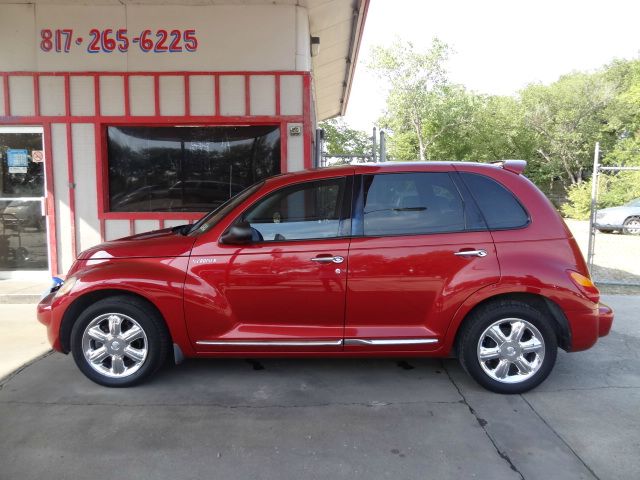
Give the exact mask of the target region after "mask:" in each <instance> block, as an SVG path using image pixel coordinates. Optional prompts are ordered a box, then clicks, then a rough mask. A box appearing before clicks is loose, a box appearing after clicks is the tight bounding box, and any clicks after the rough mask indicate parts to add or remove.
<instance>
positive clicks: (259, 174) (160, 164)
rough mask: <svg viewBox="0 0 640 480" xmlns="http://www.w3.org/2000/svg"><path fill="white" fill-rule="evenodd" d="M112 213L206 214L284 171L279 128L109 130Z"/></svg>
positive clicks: (115, 128) (134, 128)
mask: <svg viewBox="0 0 640 480" xmlns="http://www.w3.org/2000/svg"><path fill="white" fill-rule="evenodd" d="M107 136H108V165H109V207H110V210H111V211H112V212H175V211H178V212H206V211H209V210H212V209H213V208H215V207H217V206H218V205H220V204H222V203H223V202H224V201H226V200H227V199H228V198H229V197H231V196H233V195H235V194H237V193H238V192H240V191H241V190H243V189H244V188H246V187H248V186H250V185H252V184H254V183H255V182H257V181H258V180H260V179H262V178H265V177H269V176H271V175H275V174H278V173H280V129H279V128H278V127H276V126H246V127H244V126H238V127H108V129H107Z"/></svg>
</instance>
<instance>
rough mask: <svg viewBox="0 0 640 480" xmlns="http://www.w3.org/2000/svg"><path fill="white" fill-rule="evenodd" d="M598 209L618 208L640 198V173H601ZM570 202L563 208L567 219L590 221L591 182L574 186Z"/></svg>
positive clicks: (571, 188) (571, 189)
mask: <svg viewBox="0 0 640 480" xmlns="http://www.w3.org/2000/svg"><path fill="white" fill-rule="evenodd" d="M598 182H599V183H598V209H602V208H607V207H617V206H619V205H623V204H625V203H627V202H629V201H631V200H633V199H634V198H640V172H610V173H601V174H600V177H599V179H598ZM567 197H568V199H569V202H568V203H566V204H565V205H563V206H562V213H563V214H564V215H565V216H566V217H570V218H576V219H578V220H588V219H589V212H590V210H591V182H582V183H580V184H577V185H573V186H572V187H570V188H569V190H568V192H567Z"/></svg>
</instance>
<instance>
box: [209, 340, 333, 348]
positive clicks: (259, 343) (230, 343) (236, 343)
mask: <svg viewBox="0 0 640 480" xmlns="http://www.w3.org/2000/svg"><path fill="white" fill-rule="evenodd" d="M196 344H198V345H207V346H225V347H339V346H341V345H342V340H308V341H307V340H251V341H243V340H198V341H197V342H196Z"/></svg>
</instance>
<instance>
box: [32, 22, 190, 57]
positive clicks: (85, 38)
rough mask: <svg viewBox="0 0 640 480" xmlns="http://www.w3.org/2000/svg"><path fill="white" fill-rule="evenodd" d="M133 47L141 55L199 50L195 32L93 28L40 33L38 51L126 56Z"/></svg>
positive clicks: (61, 29)
mask: <svg viewBox="0 0 640 480" xmlns="http://www.w3.org/2000/svg"><path fill="white" fill-rule="evenodd" d="M134 48H135V49H140V51H141V52H144V53H193V52H197V51H198V37H197V34H196V30H195V29H187V30H180V29H158V30H151V29H146V30H142V31H141V32H135V33H130V32H128V31H127V29H126V28H118V29H112V28H105V29H102V30H99V29H97V28H92V29H90V30H89V31H88V32H87V34H84V35H83V34H79V33H77V32H74V30H73V29H71V28H58V29H50V28H43V29H42V30H40V50H42V51H43V52H45V53H69V52H71V51H72V50H83V49H84V50H86V51H87V52H88V53H114V52H121V53H126V52H128V51H129V50H130V49H134Z"/></svg>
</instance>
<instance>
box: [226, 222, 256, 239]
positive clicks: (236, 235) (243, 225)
mask: <svg viewBox="0 0 640 480" xmlns="http://www.w3.org/2000/svg"><path fill="white" fill-rule="evenodd" d="M252 238H253V230H252V229H251V225H249V222H238V223H236V224H235V225H232V226H231V228H229V230H227V232H226V233H224V234H223V235H222V237H220V243H223V244H225V245H246V244H248V243H251V240H252Z"/></svg>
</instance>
